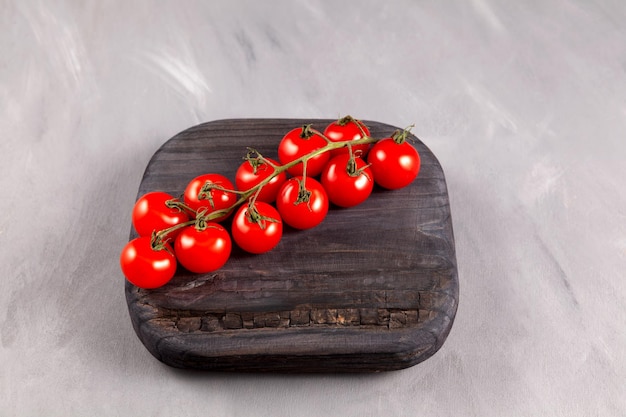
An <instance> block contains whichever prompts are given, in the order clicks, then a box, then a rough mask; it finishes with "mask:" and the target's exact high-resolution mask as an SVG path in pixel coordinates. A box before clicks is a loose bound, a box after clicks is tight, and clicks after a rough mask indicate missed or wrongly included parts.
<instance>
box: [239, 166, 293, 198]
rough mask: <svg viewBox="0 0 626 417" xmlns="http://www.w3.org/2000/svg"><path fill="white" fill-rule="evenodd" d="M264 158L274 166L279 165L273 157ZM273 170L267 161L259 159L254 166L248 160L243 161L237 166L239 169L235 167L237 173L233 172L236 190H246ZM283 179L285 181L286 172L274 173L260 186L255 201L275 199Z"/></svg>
mask: <svg viewBox="0 0 626 417" xmlns="http://www.w3.org/2000/svg"><path fill="white" fill-rule="evenodd" d="M266 159H267V160H268V161H269V162H271V163H272V164H274V165H276V166H278V165H279V164H278V162H276V161H274V160H273V159H269V158H266ZM274 171H275V169H274V167H273V166H272V165H270V164H268V163H265V162H262V161H260V163H259V164H258V165H257V166H256V167H255V166H253V163H251V162H250V161H249V160H248V161H244V163H243V164H241V165H240V166H239V169H237V173H236V174H235V185H236V186H237V189H238V190H241V191H247V190H249V189H251V188H252V187H255V186H256V185H258V184H259V183H260V182H262V181H263V180H265V179H267V178H268V177H269V176H271V175H273V174H274ZM285 181H287V174H286V173H285V172H281V173H280V174H278V175H276V176H275V177H274V178H272V179H271V180H269V182H268V183H267V184H265V185H264V186H263V187H262V188H261V191H260V192H259V194H258V196H257V197H256V201H264V202H266V203H272V202H273V201H274V200H276V194H278V190H279V189H280V187H281V186H282V185H283V183H284V182H285Z"/></svg>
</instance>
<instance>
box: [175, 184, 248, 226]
mask: <svg viewBox="0 0 626 417" xmlns="http://www.w3.org/2000/svg"><path fill="white" fill-rule="evenodd" d="M207 182H208V183H212V184H215V185H218V186H220V187H222V188H224V189H227V190H235V187H234V186H233V183H232V182H230V180H229V179H228V178H226V177H225V176H223V175H220V174H204V175H200V176H197V177H196V178H194V179H193V180H191V181H190V182H189V184H187V188H185V194H184V199H185V204H187V205H188V206H189V207H191V208H192V209H194V210H196V211H201V210H204V209H206V210H207V211H206V214H210V213H213V212H215V211H218V210H222V209H227V208H228V207H231V206H232V205H233V204H235V202H236V201H237V194H235V193H234V192H228V191H222V190H216V189H214V190H211V191H209V194H210V195H211V197H212V200H213V205H211V201H210V200H208V199H200V198H198V194H199V193H200V191H201V190H202V187H203V186H204V185H205V184H206V183H207ZM229 214H230V213H227V214H225V215H223V216H220V217H218V218H216V219H212V221H221V220H224V219H225V218H227V217H228V215H229Z"/></svg>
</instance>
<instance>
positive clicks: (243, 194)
mask: <svg viewBox="0 0 626 417" xmlns="http://www.w3.org/2000/svg"><path fill="white" fill-rule="evenodd" d="M309 129H310V131H311V132H312V133H313V134H316V135H319V136H321V137H322V138H324V139H325V140H326V145H324V146H322V147H321V148H318V149H316V150H314V151H312V152H310V153H308V154H306V155H303V156H301V157H300V158H296V159H294V160H293V161H291V162H289V163H286V164H285V165H279V166H276V165H274V164H272V163H270V162H269V161H266V160H265V158H263V159H264V160H265V161H266V163H269V164H270V165H271V166H272V167H273V168H274V172H273V173H272V175H270V176H268V177H267V178H265V179H264V180H263V181H261V182H260V183H258V184H257V185H255V186H254V187H252V188H250V189H248V190H245V191H236V190H229V189H226V188H223V187H221V186H218V185H214V186H212V187H211V186H209V188H210V189H206V190H204V192H206V193H208V194H210V191H211V189H219V190H221V191H225V192H229V193H235V194H237V195H239V198H238V199H237V201H235V202H234V203H233V204H232V205H231V206H229V207H227V208H225V209H221V210H216V211H214V212H211V213H209V214H207V215H202V220H203V221H205V222H208V221H211V220H214V219H217V218H219V217H222V216H224V215H227V214H229V213H230V212H231V211H233V210H234V209H235V208H236V207H238V206H239V205H241V204H243V203H245V202H246V201H247V200H248V199H249V198H250V196H252V195H254V194H255V193H257V192H258V191H259V190H260V189H261V188H262V187H264V186H265V185H267V184H268V183H269V182H270V181H272V180H273V179H274V178H275V177H276V176H278V175H280V174H282V173H283V172H285V171H287V170H288V169H289V168H291V167H293V166H296V165H298V164H299V163H303V164H306V161H308V160H309V159H311V158H315V157H316V156H318V155H321V154H323V153H324V152H329V151H332V150H333V149H340V148H343V147H345V146H348V145H350V146H355V145H363V144H369V143H374V142H377V141H378V139H374V138H373V137H371V136H365V135H364V137H362V138H361V139H358V140H346V141H339V142H333V141H331V140H330V139H328V138H327V137H326V136H324V135H323V134H322V133H320V132H318V131H317V130H315V129H312V128H309ZM257 155H258V156H259V157H261V156H260V154H258V152H257ZM261 158H262V157H261ZM205 186H206V184H205ZM181 205H182V206H181V207H184V208H185V209H186V210H189V211H190V212H192V213H196V216H198V214H200V213H197V212H195V211H194V210H193V209H191V208H190V207H188V206H185V205H184V204H182V203H181ZM196 222H197V220H191V221H188V222H184V223H180V224H177V225H176V226H172V227H170V228H167V229H163V230H161V231H159V232H158V233H157V236H158V237H159V238H163V237H165V236H167V235H168V234H169V233H171V232H172V231H175V230H178V229H180V228H182V227H185V226H190V225H193V224H197V223H196Z"/></svg>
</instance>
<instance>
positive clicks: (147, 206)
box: [132, 191, 189, 239]
mask: <svg viewBox="0 0 626 417" xmlns="http://www.w3.org/2000/svg"><path fill="white" fill-rule="evenodd" d="M170 200H174V201H177V200H176V198H174V197H172V196H171V195H169V194H167V193H164V192H161V191H153V192H150V193H147V194H144V195H143V196H142V197H141V198H140V199H139V200H137V202H136V203H135V206H134V207H133V214H132V221H133V226H134V227H135V230H136V231H137V233H138V234H139V236H152V232H153V231H157V232H159V231H161V230H163V229H167V228H170V227H172V226H176V225H177V224H180V223H184V222H186V221H189V216H188V215H187V213H185V212H184V211H182V210H181V209H179V208H169V207H167V206H166V205H165V203H166V202H167V201H170ZM179 232H180V229H178V230H175V231H173V232H172V233H170V234H169V236H168V237H169V238H172V239H174V238H176V235H178V233H179Z"/></svg>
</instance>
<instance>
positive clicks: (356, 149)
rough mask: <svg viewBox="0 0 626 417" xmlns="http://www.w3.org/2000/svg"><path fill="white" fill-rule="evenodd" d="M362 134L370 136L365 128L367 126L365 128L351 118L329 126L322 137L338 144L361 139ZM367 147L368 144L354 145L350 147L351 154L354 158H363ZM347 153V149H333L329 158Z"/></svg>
mask: <svg viewBox="0 0 626 417" xmlns="http://www.w3.org/2000/svg"><path fill="white" fill-rule="evenodd" d="M363 132H365V135H366V136H370V130H369V129H368V128H367V126H365V124H364V123H363V122H361V121H360V120H355V119H352V118H348V119H347V120H346V119H345V118H344V119H339V120H337V121H334V122H332V123H331V124H329V125H328V126H327V127H326V129H324V136H326V137H327V138H328V139H330V140H331V141H332V142H340V141H346V140H358V139H361V138H363ZM369 147H370V145H369V144H368V143H366V144H361V145H356V146H353V147H352V152H353V153H354V155H356V156H360V157H361V158H365V156H366V155H367V151H368V150H369ZM348 153H349V151H348V147H343V148H339V149H333V150H332V151H331V154H330V156H331V158H332V157H333V156H337V155H341V154H348Z"/></svg>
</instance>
